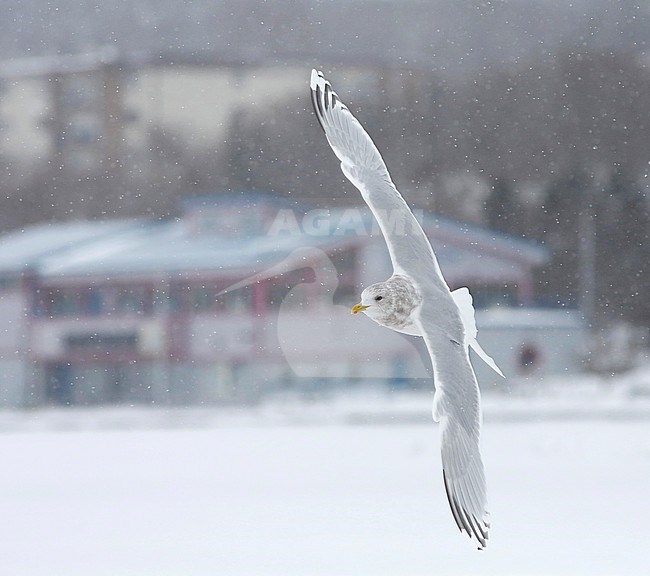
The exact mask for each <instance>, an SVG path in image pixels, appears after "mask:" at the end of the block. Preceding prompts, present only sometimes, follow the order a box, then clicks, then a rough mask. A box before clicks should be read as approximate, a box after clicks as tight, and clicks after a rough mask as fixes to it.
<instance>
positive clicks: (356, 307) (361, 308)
mask: <svg viewBox="0 0 650 576" xmlns="http://www.w3.org/2000/svg"><path fill="white" fill-rule="evenodd" d="M366 308H368V306H364V305H363V304H355V305H354V306H352V314H356V313H357V312H363V311H364V310H365V309H366Z"/></svg>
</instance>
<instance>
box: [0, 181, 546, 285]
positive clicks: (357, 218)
mask: <svg viewBox="0 0 650 576" xmlns="http://www.w3.org/2000/svg"><path fill="white" fill-rule="evenodd" d="M183 206H184V210H185V212H184V215H183V216H182V217H181V218H180V219H173V220H153V219H134V220H114V221H105V222H78V221H75V222H67V223H59V224H49V225H39V226H34V227H31V228H27V229H25V230H22V231H20V232H15V233H13V234H8V235H6V236H4V237H2V238H0V273H4V274H11V273H20V272H22V271H25V270H32V271H34V272H36V273H38V274H40V275H42V276H44V277H51V278H60V277H88V276H108V277H115V276H129V275H139V274H150V275H152V274H153V275H155V274H157V273H161V274H166V275H169V274H191V273H194V272H203V271H210V270H211V271H223V272H224V273H232V274H236V273H238V272H239V271H242V272H244V273H246V274H248V273H251V271H259V270H260V269H261V268H263V267H265V266H269V265H272V264H274V263H277V262H279V261H280V260H282V259H284V258H285V257H286V256H287V255H288V254H289V253H291V252H292V251H293V250H296V249H297V248H302V247H305V246H311V247H317V248H321V249H323V250H331V249H333V248H335V247H337V246H341V245H349V244H351V243H352V244H363V243H367V242H368V241H372V242H375V241H382V240H381V234H380V233H379V231H378V229H377V226H376V224H375V223H374V219H373V217H372V215H371V214H370V212H369V211H368V210H367V209H366V208H365V207H364V208H344V209H336V210H331V211H329V210H312V209H310V207H309V206H304V205H297V204H296V203H294V202H289V201H287V200H286V199H282V198H278V197H277V196H274V195H271V194H264V193H244V192H238V193H227V194H216V195H212V196H202V197H194V198H191V199H187V200H185V201H184V202H183ZM421 219H422V223H423V227H424V228H425V230H426V231H427V234H428V235H429V237H430V238H431V242H432V244H433V246H434V249H435V250H436V253H437V255H438V258H439V260H440V264H441V267H442V269H443V271H444V272H445V273H446V274H447V273H452V274H456V275H461V276H462V275H464V276H474V277H481V278H490V279H494V280H497V279H498V278H499V277H504V275H505V276H507V275H508V274H507V271H508V269H510V268H512V266H513V265H516V266H524V267H526V268H531V267H533V266H535V265H539V264H541V263H543V262H544V261H545V260H546V251H545V250H544V249H543V248H541V247H540V246H538V245H536V244H534V243H531V242H529V241H525V240H522V239H519V238H515V237H512V236H508V235H504V234H502V233H499V232H495V231H493V230H487V229H484V228H481V227H477V226H474V225H470V224H467V223H462V222H455V221H452V220H449V219H446V218H442V217H439V216H422V217H421Z"/></svg>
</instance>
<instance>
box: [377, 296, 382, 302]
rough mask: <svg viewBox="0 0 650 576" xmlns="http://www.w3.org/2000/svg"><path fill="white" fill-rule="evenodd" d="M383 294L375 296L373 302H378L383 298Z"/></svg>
mask: <svg viewBox="0 0 650 576" xmlns="http://www.w3.org/2000/svg"><path fill="white" fill-rule="evenodd" d="M383 299H384V297H383V296H375V302H379V301H380V300H383Z"/></svg>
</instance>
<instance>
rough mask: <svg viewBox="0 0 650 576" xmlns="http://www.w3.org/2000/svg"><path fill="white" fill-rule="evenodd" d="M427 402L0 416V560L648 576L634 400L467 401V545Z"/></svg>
mask: <svg viewBox="0 0 650 576" xmlns="http://www.w3.org/2000/svg"><path fill="white" fill-rule="evenodd" d="M429 401H430V395H427V394H401V395H397V396H395V395H394V394H393V395H388V394H383V395H381V394H378V393H377V394H366V395H357V396H343V397H342V396H338V397H335V398H330V399H325V400H320V401H312V402H305V401H300V400H298V399H295V398H294V399H293V400H288V399H287V400H285V401H283V400H276V401H275V402H273V403H265V404H262V405H259V406H256V407H252V408H247V409H237V408H231V409H220V410H217V409H186V410H174V411H166V410H158V409H152V410H146V409H142V408H140V409H134V408H132V409H129V408H123V409H112V410H103V411H99V410H58V411H57V410H44V411H37V412H29V413H17V412H7V413H0V454H1V455H2V469H3V472H2V476H1V479H0V511H1V513H2V522H1V524H0V573H1V574H7V575H11V576H77V575H79V576H81V575H83V576H90V575H92V576H104V575H105V576H135V575H143V576H144V575H147V576H166V575H170V576H172V575H173V576H194V575H197V576H198V575H201V576H203V575H233V576H239V575H247V576H249V575H250V576H253V575H254V576H266V575H274V576H275V575H277V576H293V575H301V576H302V575H309V576H312V575H313V576H318V575H331V576H346V575H355V576H361V575H369V576H380V575H400V576H407V575H427V576H429V575H446V574H468V575H469V574H472V575H483V574H490V575H498V576H505V575H510V574H512V575H528V574H540V575H541V574H548V575H583V574H584V575H589V576H593V575H601V574H602V575H610V574H612V575H613V574H619V575H623V574H627V575H637V574H638V575H641V574H648V573H650V572H649V571H650V545H649V544H648V536H650V523H649V518H650V406H649V405H648V398H645V397H643V396H637V397H635V396H630V395H629V394H624V395H621V394H615V393H609V392H607V393H606V392H605V391H603V390H596V391H595V393H594V390H592V393H591V394H590V393H587V392H586V391H585V390H582V391H580V389H576V390H575V393H574V394H573V395H571V394H569V395H562V396H561V397H549V396H547V395H544V396H538V397H534V396H531V397H528V398H524V397H522V398H518V399H513V398H502V397H499V396H490V397H488V398H486V401H485V425H484V431H483V443H482V446H483V453H484V457H485V462H486V468H487V474H488V485H489V499H490V511H491V520H492V531H491V535H490V544H489V546H488V548H487V550H485V551H482V552H479V551H477V550H476V549H475V547H474V546H472V545H471V543H470V541H469V539H468V538H467V537H466V536H465V535H461V534H460V533H459V532H458V530H457V528H456V526H455V524H454V522H453V520H452V517H451V513H450V511H449V509H448V506H447V502H446V499H445V494H444V490H443V486H442V478H441V472H440V458H439V454H438V434H437V430H436V428H435V425H434V424H433V423H431V422H430V421H429V414H428V410H429Z"/></svg>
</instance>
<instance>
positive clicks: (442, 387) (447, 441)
mask: <svg viewBox="0 0 650 576" xmlns="http://www.w3.org/2000/svg"><path fill="white" fill-rule="evenodd" d="M310 87H311V97H312V103H313V105H314V111H315V112H316V117H317V118H318V121H319V123H320V125H321V126H322V128H323V130H324V131H325V136H326V137H327V141H328V142H329V144H330V146H331V147H332V150H333V151H334V154H336V156H337V157H338V159H339V160H340V161H341V170H342V171H343V174H345V176H346V177H347V178H348V180H350V182H352V184H354V185H355V186H356V187H357V188H358V189H359V191H360V192H361V195H362V196H363V199H364V200H365V201H366V203H367V204H368V206H369V207H370V210H371V211H372V213H373V214H374V216H375V218H376V220H377V223H378V224H379V227H380V229H381V231H382V233H383V235H384V238H385V240H386V244H387V246H388V251H389V253H390V258H391V261H392V264H393V275H392V276H391V277H390V278H389V279H388V280H386V281H385V282H379V283H377V284H373V285H371V286H368V287H367V288H366V289H365V290H364V291H363V292H362V293H361V302H360V303H359V304H356V305H355V306H354V307H353V308H352V312H354V313H355V314H356V313H357V312H363V313H364V314H366V315H367V316H369V317H370V318H371V319H372V320H374V321H375V322H377V323H378V324H381V325H382V326H386V327H387V328H391V329H392V330H396V331H398V332H403V333H405V334H412V335H417V336H421V337H423V338H424V341H425V343H426V346H427V349H428V351H429V355H430V356H431V360H432V364H433V377H434V384H435V388H436V390H435V394H434V398H433V418H434V420H436V421H437V422H440V433H441V442H440V444H441V453H442V468H443V472H442V475H443V481H444V485H445V490H446V492H447V499H448V500H449V506H450V507H451V513H452V515H453V517H454V520H455V521H456V524H457V525H458V528H459V529H460V530H461V532H462V531H465V532H467V534H468V535H469V537H470V538H472V537H474V538H476V541H477V542H478V545H479V549H482V548H485V546H486V544H487V538H488V529H489V527H490V525H489V523H488V521H487V517H488V512H487V510H486V504H487V491H486V486H485V473H484V470H483V461H482V459H481V453H480V450H479V437H480V432H481V405H480V393H479V387H478V383H477V381H476V376H475V374H474V370H473V368H472V365H471V364H470V360H469V347H471V348H472V349H473V350H474V351H475V352H476V353H477V354H478V355H479V356H480V357H481V358H482V359H483V360H484V361H485V362H486V363H487V364H488V365H489V366H490V367H491V368H493V369H494V370H495V371H496V372H497V373H498V374H499V375H501V376H503V374H502V373H501V371H500V370H499V368H498V367H497V366H496V364H495V363H494V360H492V358H490V357H489V356H488V355H487V354H486V353H485V352H484V351H483V349H482V348H481V347H480V345H479V344H478V342H477V340H476V334H477V330H476V323H475V321H474V308H473V306H472V297H471V295H470V293H469V290H468V289H467V288H460V289H458V290H455V291H453V292H451V291H450V289H449V286H448V285H447V282H446V281H445V279H444V277H443V276H442V273H441V271H440V266H439V265H438V261H437V259H436V256H435V254H434V252H433V249H432V248H431V244H430V243H429V240H428V239H427V237H426V236H425V234H424V232H423V230H422V228H421V227H420V224H419V223H418V222H417V220H416V218H415V216H414V215H413V213H412V212H411V209H410V208H409V206H408V205H407V203H406V202H405V200H404V198H402V195H401V194H400V193H399V192H398V191H397V188H395V185H394V184H393V182H392V180H391V178H390V175H389V173H388V169H387V168H386V164H384V160H383V159H382V157H381V154H380V153H379V150H377V147H376V146H375V144H374V142H373V141H372V139H371V138H370V136H369V135H368V133H367V132H366V131H365V130H364V128H363V126H361V124H360V123H359V121H358V120H357V119H356V118H355V117H354V116H353V115H352V113H351V112H350V110H348V108H347V107H346V106H345V105H344V104H343V102H341V99H340V98H339V96H338V95H337V94H336V93H335V92H334V91H333V90H332V86H331V85H330V83H329V82H328V81H327V80H326V79H325V78H324V77H323V74H322V73H321V72H318V71H316V70H312V73H311V83H310ZM406 231H408V232H406Z"/></svg>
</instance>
